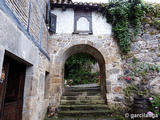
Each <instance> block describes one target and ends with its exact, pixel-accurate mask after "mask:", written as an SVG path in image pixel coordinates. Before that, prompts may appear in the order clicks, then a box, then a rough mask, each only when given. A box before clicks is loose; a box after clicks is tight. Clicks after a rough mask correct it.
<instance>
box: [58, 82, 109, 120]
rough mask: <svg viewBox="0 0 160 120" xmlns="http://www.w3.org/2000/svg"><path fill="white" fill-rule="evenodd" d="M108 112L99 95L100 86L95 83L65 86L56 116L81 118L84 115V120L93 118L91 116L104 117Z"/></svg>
mask: <svg viewBox="0 0 160 120" xmlns="http://www.w3.org/2000/svg"><path fill="white" fill-rule="evenodd" d="M109 114H110V111H109V110H108V107H107V105H106V102H105V100H104V99H103V97H102V95H101V91H100V86H96V85H94V86H91V85H81V86H77V87H67V88H65V92H64V93H63V95H62V97H61V101H60V106H59V107H58V118H64V119H67V118H68V119H69V118H73V120H83V119H82V118H84V117H85V118H86V119H85V120H94V119H92V118H95V117H102V116H103V117H106V116H108V115H109ZM77 117H78V118H77ZM106 118H107V117H106ZM62 120H63V119H62ZM69 120H72V119H69ZM95 120H96V119H95ZM104 120H107V119H104Z"/></svg>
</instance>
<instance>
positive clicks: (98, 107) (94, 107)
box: [59, 104, 108, 111]
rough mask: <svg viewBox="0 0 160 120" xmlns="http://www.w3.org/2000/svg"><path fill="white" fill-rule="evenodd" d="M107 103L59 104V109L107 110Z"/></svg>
mask: <svg viewBox="0 0 160 120" xmlns="http://www.w3.org/2000/svg"><path fill="white" fill-rule="evenodd" d="M107 109H108V107H107V105H101V104H100V105H94V104H91V105H88V104H87V105H60V106H59V110H66V111H69V110H107Z"/></svg>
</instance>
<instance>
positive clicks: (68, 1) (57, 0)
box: [51, 0, 105, 8]
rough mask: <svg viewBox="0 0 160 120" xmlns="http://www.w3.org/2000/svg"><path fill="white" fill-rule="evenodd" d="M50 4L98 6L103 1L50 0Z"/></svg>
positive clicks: (58, 5)
mask: <svg viewBox="0 0 160 120" xmlns="http://www.w3.org/2000/svg"><path fill="white" fill-rule="evenodd" d="M51 5H53V6H54V7H62V6H63V7H89V8H99V7H102V5H105V3H102V4H100V3H93V2H72V0H51Z"/></svg>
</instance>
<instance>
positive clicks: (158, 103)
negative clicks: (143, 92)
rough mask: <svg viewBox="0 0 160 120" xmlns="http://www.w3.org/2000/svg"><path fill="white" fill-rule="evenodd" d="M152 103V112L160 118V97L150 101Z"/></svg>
mask: <svg viewBox="0 0 160 120" xmlns="http://www.w3.org/2000/svg"><path fill="white" fill-rule="evenodd" d="M151 98H152V97H151ZM150 102H151V106H150V109H151V111H152V112H153V113H154V114H157V115H158V116H160V95H158V96H155V97H153V98H152V99H150Z"/></svg>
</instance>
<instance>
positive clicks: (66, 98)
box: [61, 96, 102, 100]
mask: <svg viewBox="0 0 160 120" xmlns="http://www.w3.org/2000/svg"><path fill="white" fill-rule="evenodd" d="M61 99H62V100H100V99H102V96H62V97H61Z"/></svg>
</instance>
